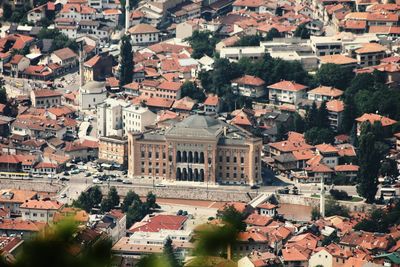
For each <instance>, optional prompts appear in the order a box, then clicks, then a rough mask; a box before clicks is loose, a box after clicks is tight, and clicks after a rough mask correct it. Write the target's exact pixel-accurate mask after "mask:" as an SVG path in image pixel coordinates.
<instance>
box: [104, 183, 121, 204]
mask: <svg viewBox="0 0 400 267" xmlns="http://www.w3.org/2000/svg"><path fill="white" fill-rule="evenodd" d="M107 198H109V199H110V201H111V204H112V206H113V207H115V206H118V205H119V195H118V192H117V189H116V188H115V186H111V187H110V190H109V191H108V195H107Z"/></svg>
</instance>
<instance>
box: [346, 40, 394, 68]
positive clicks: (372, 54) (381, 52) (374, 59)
mask: <svg viewBox="0 0 400 267" xmlns="http://www.w3.org/2000/svg"><path fill="white" fill-rule="evenodd" d="M386 50H387V49H386V47H384V46H383V45H380V44H377V43H367V44H364V45H363V46H362V47H361V48H359V49H356V50H355V51H354V52H355V56H356V59H357V62H358V65H360V67H367V66H375V65H378V64H379V63H380V61H381V59H383V58H384V57H386Z"/></svg>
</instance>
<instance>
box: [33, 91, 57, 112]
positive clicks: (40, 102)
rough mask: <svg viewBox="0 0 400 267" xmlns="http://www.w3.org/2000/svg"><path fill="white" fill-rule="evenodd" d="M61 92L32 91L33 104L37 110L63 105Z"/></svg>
mask: <svg viewBox="0 0 400 267" xmlns="http://www.w3.org/2000/svg"><path fill="white" fill-rule="evenodd" d="M61 96H62V94H61V93H60V92H57V91H54V90H50V89H39V90H32V91H31V102H32V106H34V107H35V108H49V107H53V106H59V105H61Z"/></svg>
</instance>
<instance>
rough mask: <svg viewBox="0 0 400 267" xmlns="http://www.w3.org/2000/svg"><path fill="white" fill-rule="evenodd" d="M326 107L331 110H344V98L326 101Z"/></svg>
mask: <svg viewBox="0 0 400 267" xmlns="http://www.w3.org/2000/svg"><path fill="white" fill-rule="evenodd" d="M326 109H327V110H328V111H331V112H342V111H344V103H343V101H342V100H337V99H334V100H331V101H328V102H327V103H326Z"/></svg>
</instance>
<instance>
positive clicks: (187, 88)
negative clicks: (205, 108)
mask: <svg viewBox="0 0 400 267" xmlns="http://www.w3.org/2000/svg"><path fill="white" fill-rule="evenodd" d="M185 96H188V97H190V98H191V99H195V100H197V101H199V102H203V101H204V99H205V95H204V92H203V91H202V90H201V89H200V88H198V87H197V85H196V84H195V83H194V82H191V81H187V82H184V83H183V84H182V86H181V97H185Z"/></svg>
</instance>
